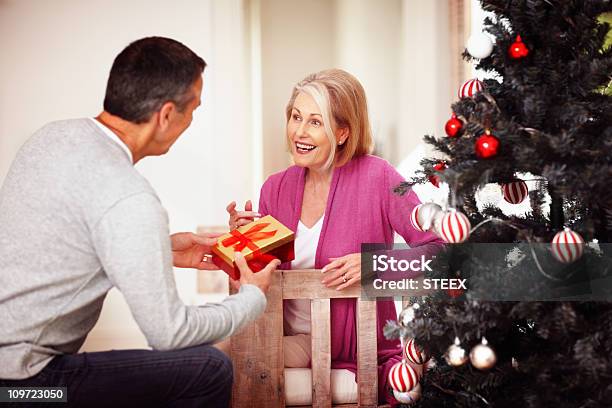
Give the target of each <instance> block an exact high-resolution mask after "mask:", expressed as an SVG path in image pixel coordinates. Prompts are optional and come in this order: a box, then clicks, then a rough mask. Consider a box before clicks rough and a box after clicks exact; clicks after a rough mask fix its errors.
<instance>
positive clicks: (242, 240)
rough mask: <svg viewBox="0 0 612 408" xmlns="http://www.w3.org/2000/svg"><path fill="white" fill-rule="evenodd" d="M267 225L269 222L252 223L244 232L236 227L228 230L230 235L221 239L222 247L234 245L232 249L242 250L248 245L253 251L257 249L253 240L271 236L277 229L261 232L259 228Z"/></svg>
mask: <svg viewBox="0 0 612 408" xmlns="http://www.w3.org/2000/svg"><path fill="white" fill-rule="evenodd" d="M268 225H270V223H269V222H264V223H261V224H257V225H254V226H252V227H251V228H250V229H249V230H248V231H246V232H245V233H244V234H243V233H242V232H240V231H238V229H235V230H232V231H230V234H232V236H231V237H228V238H225V239H224V240H223V241H221V244H222V245H223V246H224V247H229V246H231V245H234V251H238V252H242V250H243V249H244V248H246V247H249V248H250V249H252V250H253V251H257V250H258V249H259V247H258V246H257V245H256V244H255V241H261V240H262V239H266V238H270V237H273V236H274V235H275V234H276V232H277V231H278V230H274V231H264V232H261V230H262V229H264V228H266V227H267V226H268Z"/></svg>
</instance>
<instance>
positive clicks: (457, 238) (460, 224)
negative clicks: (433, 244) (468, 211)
mask: <svg viewBox="0 0 612 408" xmlns="http://www.w3.org/2000/svg"><path fill="white" fill-rule="evenodd" d="M471 228H472V226H471V225H470V220H468V217H466V216H465V214H463V213H460V212H459V211H457V210H454V209H451V210H450V211H448V212H447V213H446V214H444V216H443V217H442V220H441V222H440V227H439V233H440V236H441V238H442V239H443V240H444V241H446V242H448V243H449V244H456V243H459V242H463V241H465V240H466V239H468V238H469V236H470V229H471Z"/></svg>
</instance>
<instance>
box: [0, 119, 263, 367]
mask: <svg viewBox="0 0 612 408" xmlns="http://www.w3.org/2000/svg"><path fill="white" fill-rule="evenodd" d="M112 287H117V288H118V289H119V290H120V291H121V292H122V293H123V295H124V296H125V299H126V301H127V303H128V305H129V307H130V310H131V312H132V314H133V316H134V318H135V320H136V322H137V323H138V325H139V326H140V328H141V330H142V331H143V333H144V335H145V337H146V338H147V341H148V343H149V345H150V346H151V347H153V348H154V349H158V350H168V349H175V348H182V347H188V346H193V345H198V344H203V343H210V342H214V341H217V340H220V339H222V338H224V337H227V336H230V335H231V334H232V333H234V332H235V331H236V330H238V329H240V327H242V326H243V325H244V324H246V323H248V322H250V321H252V320H254V319H255V318H256V317H258V315H260V314H261V313H262V312H263V310H264V309H265V306H266V300H265V296H264V295H263V293H262V292H261V290H260V289H259V288H257V287H256V286H253V285H243V286H242V288H241V289H240V292H239V293H238V294H236V295H233V296H230V297H228V298H227V299H226V300H224V301H223V302H221V303H218V304H207V305H205V306H202V307H196V306H185V305H184V304H183V303H182V302H181V301H180V299H179V297H178V295H177V291H176V286H175V282H174V276H173V272H172V253H171V248H170V238H169V231H168V217H167V214H166V212H165V210H164V209H163V207H162V205H161V203H160V201H159V199H158V197H157V195H156V194H155V191H153V188H152V187H151V186H150V184H149V183H148V182H147V181H146V180H145V179H144V178H143V177H142V176H141V175H140V174H139V173H138V172H137V171H136V170H135V169H134V167H133V165H132V163H131V162H130V160H129V158H128V157H127V154H126V152H124V151H123V150H122V149H121V147H120V146H119V145H118V144H117V143H115V142H114V141H112V140H110V138H108V137H107V136H106V135H105V134H104V133H103V132H102V131H101V130H100V129H99V128H98V127H97V126H96V125H95V124H94V123H93V122H92V121H91V120H90V119H77V120H67V121H61V122H54V123H51V124H49V125H47V126H45V127H43V128H42V129H40V130H39V131H38V132H36V133H35V134H34V135H33V136H32V137H31V138H30V139H29V140H28V142H26V144H25V145H24V146H23V147H22V148H21V150H20V151H19V153H18V154H17V157H16V158H15V161H14V162H13V164H12V166H11V169H10V171H9V173H8V175H7V177H6V179H5V181H4V184H3V186H2V189H1V190H0V378H3V379H22V378H28V377H31V376H33V375H35V374H36V373H38V372H39V371H40V370H42V369H43V368H44V367H45V366H46V364H48V363H49V361H50V360H51V359H52V358H53V356H55V355H59V354H64V353H76V352H77V351H78V350H79V348H80V347H81V345H82V344H83V342H84V341H85V337H86V336H87V334H88V333H89V331H90V330H91V329H92V327H93V326H94V324H95V323H96V321H97V320H98V317H99V315H100V310H101V308H102V303H103V301H104V298H105V296H106V294H107V292H108V291H109V290H110V289H111V288H112Z"/></svg>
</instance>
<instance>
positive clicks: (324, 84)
mask: <svg viewBox="0 0 612 408" xmlns="http://www.w3.org/2000/svg"><path fill="white" fill-rule="evenodd" d="M300 92H305V93H307V94H308V95H310V96H311V97H312V98H313V99H314V101H315V103H316V104H317V105H318V106H319V109H320V110H321V116H323V124H324V127H325V133H326V134H327V137H328V138H329V141H330V143H331V145H332V146H335V149H334V148H332V149H331V153H330V155H329V157H328V159H327V161H326V162H325V166H326V168H329V167H331V166H332V164H333V163H334V160H335V163H336V165H337V166H338V167H340V166H343V165H344V164H346V163H347V162H349V161H350V160H351V159H353V158H355V157H358V156H362V155H365V154H368V153H371V152H372V149H373V148H374V141H373V139H372V130H371V128H370V120H369V118H368V104H367V100H366V95H365V91H364V90H363V87H362V86H361V84H360V83H359V81H358V80H357V78H355V77H354V76H353V75H351V74H349V73H348V72H346V71H343V70H341V69H327V70H324V71H320V72H317V73H315V74H310V75H308V76H307V77H306V78H304V79H303V80H302V81H300V82H298V84H297V85H296V86H295V87H294V88H293V91H292V92H291V98H290V99H289V102H288V103H287V108H286V116H287V123H288V122H289V120H290V119H291V110H292V109H293V104H294V102H295V98H296V97H297V96H298V94H299V93H300ZM344 128H346V129H348V138H347V139H346V140H345V141H344V143H343V144H342V145H340V146H338V145H337V143H336V136H335V131H336V130H337V129H344ZM287 143H289V144H291V141H290V140H287Z"/></svg>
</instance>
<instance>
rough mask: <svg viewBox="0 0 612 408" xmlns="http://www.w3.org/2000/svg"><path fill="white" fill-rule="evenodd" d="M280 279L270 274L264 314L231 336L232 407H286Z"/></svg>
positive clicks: (277, 274)
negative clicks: (232, 366) (232, 370)
mask: <svg viewBox="0 0 612 408" xmlns="http://www.w3.org/2000/svg"><path fill="white" fill-rule="evenodd" d="M282 278H283V275H282V274H280V273H274V274H273V276H272V282H271V284H270V289H269V291H268V294H267V298H268V305H267V307H266V311H265V313H264V314H263V315H262V316H261V317H260V318H259V319H257V320H256V321H254V322H253V323H251V324H249V325H247V326H246V327H245V328H243V329H242V330H241V331H240V332H239V333H237V334H235V335H234V336H232V338H231V358H232V361H233V364H234V386H233V393H232V406H233V407H236V408H244V407H253V408H254V407H261V408H267V407H284V406H285V389H284V384H285V379H284V361H283V360H284V359H283V299H282V297H283V296H282V292H281V288H282Z"/></svg>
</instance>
